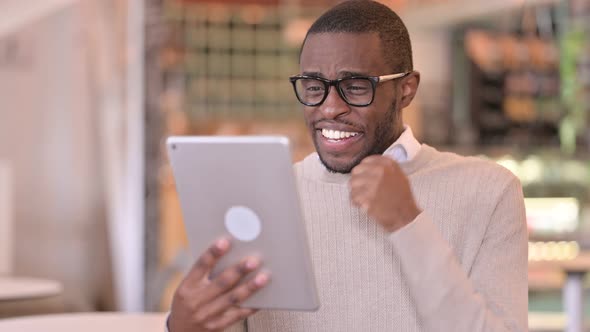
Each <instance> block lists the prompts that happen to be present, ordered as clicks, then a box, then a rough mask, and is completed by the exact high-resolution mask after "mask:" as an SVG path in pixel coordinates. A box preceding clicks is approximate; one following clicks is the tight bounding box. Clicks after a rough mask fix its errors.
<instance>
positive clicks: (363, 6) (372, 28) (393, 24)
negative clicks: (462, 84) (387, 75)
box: [301, 0, 414, 73]
mask: <svg viewBox="0 0 590 332" xmlns="http://www.w3.org/2000/svg"><path fill="white" fill-rule="evenodd" d="M326 32H328V33H340V32H344V33H378V34H379V39H380V40H381V48H382V51H383V57H384V58H385V61H386V62H387V64H388V65H390V66H391V70H392V71H393V72H396V73H399V72H410V71H412V70H414V64H413V61H412V44H411V42H410V35H409V34H408V29H407V28H406V25H405V24H404V22H403V21H402V19H401V18H400V17H399V16H398V15H397V14H396V13H395V12H394V11H393V10H391V9H390V8H389V7H387V6H385V5H383V4H381V3H378V2H375V1H371V0H348V1H344V2H342V3H340V4H338V5H336V6H334V7H333V8H331V9H330V10H328V11H327V12H325V13H324V14H323V15H322V16H320V17H319V18H318V19H317V20H316V21H315V22H314V23H313V25H312V26H311V28H309V30H308V31H307V35H306V36H305V40H304V41H303V46H305V41H306V40H307V38H308V37H309V35H311V34H317V33H326ZM303 46H301V49H302V50H303Z"/></svg>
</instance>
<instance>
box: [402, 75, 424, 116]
mask: <svg viewBox="0 0 590 332" xmlns="http://www.w3.org/2000/svg"><path fill="white" fill-rule="evenodd" d="M419 85H420V73H419V72H417V71H413V72H411V73H410V74H409V75H408V76H406V77H404V78H403V79H402V88H401V90H402V99H401V108H402V109H404V108H406V107H408V106H409V105H410V104H411V103H412V100H414V97H415V96H416V92H418V86H419Z"/></svg>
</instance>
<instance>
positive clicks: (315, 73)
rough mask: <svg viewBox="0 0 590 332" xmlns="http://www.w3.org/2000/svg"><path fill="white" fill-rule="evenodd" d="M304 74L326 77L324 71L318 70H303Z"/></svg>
mask: <svg viewBox="0 0 590 332" xmlns="http://www.w3.org/2000/svg"><path fill="white" fill-rule="evenodd" d="M303 76H311V77H322V78H324V75H323V74H322V73H320V72H316V71H304V72H303Z"/></svg>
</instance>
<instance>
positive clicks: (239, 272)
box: [234, 262, 250, 276]
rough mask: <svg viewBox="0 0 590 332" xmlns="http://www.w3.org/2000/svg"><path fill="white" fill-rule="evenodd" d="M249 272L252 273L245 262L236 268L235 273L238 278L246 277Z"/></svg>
mask: <svg viewBox="0 0 590 332" xmlns="http://www.w3.org/2000/svg"><path fill="white" fill-rule="evenodd" d="M248 272H250V269H249V268H248V266H247V265H246V263H245V262H244V263H242V264H238V265H236V266H235V267H234V273H235V274H236V275H238V276H244V275H246V274H247V273H248Z"/></svg>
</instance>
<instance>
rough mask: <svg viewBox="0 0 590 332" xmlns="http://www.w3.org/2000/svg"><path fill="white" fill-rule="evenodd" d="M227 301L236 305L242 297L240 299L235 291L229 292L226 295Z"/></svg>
mask: <svg viewBox="0 0 590 332" xmlns="http://www.w3.org/2000/svg"><path fill="white" fill-rule="evenodd" d="M227 301H228V302H229V304H231V305H237V304H239V303H240V302H241V301H242V299H241V297H240V296H239V295H238V294H237V293H231V294H229V296H228V297H227Z"/></svg>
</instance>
